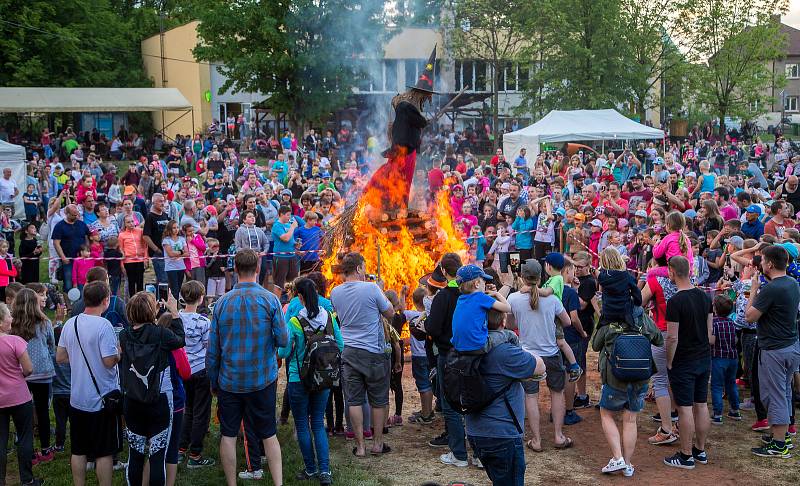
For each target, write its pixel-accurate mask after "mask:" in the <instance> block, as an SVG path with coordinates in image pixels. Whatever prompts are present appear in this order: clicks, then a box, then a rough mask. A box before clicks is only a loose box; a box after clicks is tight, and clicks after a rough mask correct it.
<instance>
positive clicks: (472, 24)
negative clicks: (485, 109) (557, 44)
mask: <svg viewBox="0 0 800 486" xmlns="http://www.w3.org/2000/svg"><path fill="white" fill-rule="evenodd" d="M529 4H530V2H528V1H525V0H505V1H502V2H498V1H496V0H455V1H453V3H452V11H451V12H450V17H449V18H448V19H447V20H446V21H445V22H444V28H445V29H446V30H449V32H450V35H449V37H448V41H449V43H450V47H451V49H452V52H453V55H454V56H455V57H456V58H458V59H464V60H479V61H484V62H485V63H486V66H487V67H488V68H489V76H488V79H489V81H490V86H489V89H490V91H491V93H492V131H493V135H494V136H493V137H492V138H493V140H492V144H493V146H494V148H497V144H498V141H499V137H498V133H499V128H500V127H499V124H500V123H499V99H500V98H499V91H500V89H505V88H504V87H501V86H499V84H500V80H501V79H502V78H501V77H502V76H503V73H504V70H506V69H513V67H514V66H513V64H512V62H513V61H514V60H515V59H516V58H517V56H518V55H519V53H520V52H521V50H522V46H523V45H524V44H525V42H526V37H525V35H526V34H525V30H524V29H523V27H524V24H523V22H522V19H524V18H525V13H524V12H525V11H526V10H527V9H528V8H529ZM472 89H475V90H477V91H482V90H484V89H485V87H484V86H472Z"/></svg>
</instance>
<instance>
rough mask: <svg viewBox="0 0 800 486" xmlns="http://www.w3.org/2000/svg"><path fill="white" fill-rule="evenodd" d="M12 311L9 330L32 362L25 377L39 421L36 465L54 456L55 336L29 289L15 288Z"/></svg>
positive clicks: (38, 300)
mask: <svg viewBox="0 0 800 486" xmlns="http://www.w3.org/2000/svg"><path fill="white" fill-rule="evenodd" d="M12 314H13V316H14V324H13V325H12V330H11V332H12V333H13V334H15V335H17V336H19V337H21V338H22V339H24V340H25V341H26V342H27V343H28V344H27V350H28V356H29V357H30V359H31V363H32V364H33V372H32V373H31V374H30V375H28V376H27V378H25V380H26V381H27V382H28V389H29V390H30V392H31V395H33V405H34V407H35V409H36V419H37V420H38V423H39V442H40V443H41V450H39V451H37V452H36V453H35V454H34V456H33V464H34V465H36V464H41V463H45V462H50V461H52V460H53V457H54V452H53V450H52V449H51V448H50V385H51V384H52V383H53V377H54V376H55V375H56V371H55V366H54V365H53V362H54V358H55V355H56V339H55V336H54V335H53V326H52V324H50V320H49V319H48V318H47V316H46V315H44V312H42V307H41V300H40V299H39V296H38V295H37V294H36V292H34V291H33V290H31V289H28V288H25V289H22V290H20V291H19V293H18V294H17V296H16V298H15V299H14V307H13V309H12Z"/></svg>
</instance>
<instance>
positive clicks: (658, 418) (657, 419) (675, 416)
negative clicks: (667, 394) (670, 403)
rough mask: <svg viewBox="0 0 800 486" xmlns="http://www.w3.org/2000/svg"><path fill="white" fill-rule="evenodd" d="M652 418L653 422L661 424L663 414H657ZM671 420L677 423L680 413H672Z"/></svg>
mask: <svg viewBox="0 0 800 486" xmlns="http://www.w3.org/2000/svg"><path fill="white" fill-rule="evenodd" d="M650 418H651V419H653V422H661V414H660V413H657V414H655V415H651V416H650ZM670 418H671V419H672V421H673V422H677V421H678V411H677V410H675V411H673V412H672V413H670Z"/></svg>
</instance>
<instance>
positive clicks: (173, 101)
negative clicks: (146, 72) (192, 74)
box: [0, 88, 192, 113]
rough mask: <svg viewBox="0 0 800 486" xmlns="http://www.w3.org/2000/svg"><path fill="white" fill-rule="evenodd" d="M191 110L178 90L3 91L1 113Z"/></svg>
mask: <svg viewBox="0 0 800 486" xmlns="http://www.w3.org/2000/svg"><path fill="white" fill-rule="evenodd" d="M190 109H192V104H191V103H189V101H188V100H187V99H186V98H185V97H184V96H183V95H182V94H181V92H180V91H178V89H177V88H0V113H28V112H36V113H41V112H56V113H65V112H87V113H94V112H121V111H161V110H166V111H169V110H190Z"/></svg>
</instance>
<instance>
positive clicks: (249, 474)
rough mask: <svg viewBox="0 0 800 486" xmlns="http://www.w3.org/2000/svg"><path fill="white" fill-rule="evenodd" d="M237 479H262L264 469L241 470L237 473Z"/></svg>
mask: <svg viewBox="0 0 800 486" xmlns="http://www.w3.org/2000/svg"><path fill="white" fill-rule="evenodd" d="M239 479H264V470H263V469H256V470H255V471H242V472H240V473H239Z"/></svg>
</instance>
